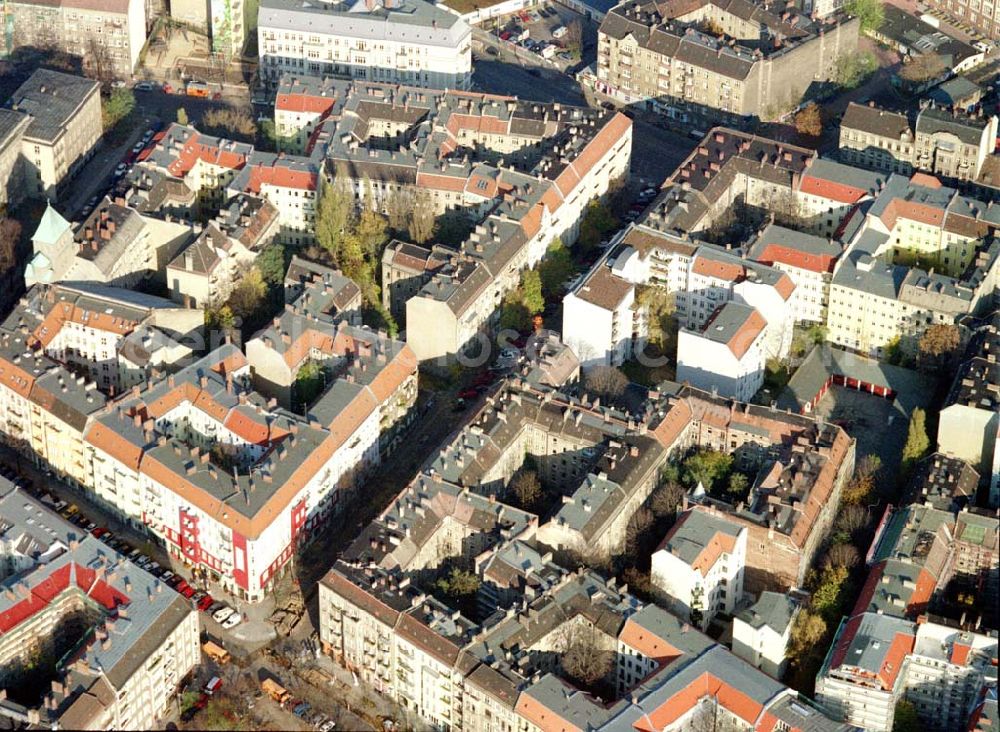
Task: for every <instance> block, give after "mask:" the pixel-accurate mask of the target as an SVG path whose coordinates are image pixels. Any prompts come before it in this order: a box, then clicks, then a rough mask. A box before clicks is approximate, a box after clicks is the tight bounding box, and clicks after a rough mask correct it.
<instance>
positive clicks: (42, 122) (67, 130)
mask: <svg viewBox="0 0 1000 732" xmlns="http://www.w3.org/2000/svg"><path fill="white" fill-rule="evenodd" d="M133 2H135V3H137V4H139V5H140V6H141V1H140V0H133ZM13 7H15V8H17V7H21V6H18V5H17V4H14V5H13ZM100 88H101V85H100V84H99V83H98V82H96V81H92V80H91V79H85V78H83V77H81V76H73V75H71V74H64V73H61V72H59V71H50V70H49V69H37V70H36V71H35V72H34V73H33V74H32V75H31V76H30V77H29V78H28V80H27V81H26V82H24V83H23V84H22V85H21V86H19V87H18V88H17V91H15V92H14V93H13V94H12V95H11V97H10V98H9V99H8V100H7V107H8V108H9V109H10V110H11V111H13V112H15V113H17V114H18V115H22V116H26V117H27V119H28V124H27V126H25V127H24V128H23V129H21V130H20V138H19V139H20V150H21V158H22V163H21V165H23V169H22V170H21V171H20V173H19V175H20V177H19V183H20V184H21V185H22V186H23V187H24V193H25V194H26V195H28V196H30V197H32V198H48V199H49V200H50V201H52V200H57V199H58V198H59V197H60V195H62V193H63V192H64V191H65V187H66V185H67V184H68V183H69V181H70V179H72V178H73V176H74V175H76V174H77V172H79V170H80V168H82V167H83V165H84V164H85V163H86V162H87V161H88V160H89V159H90V157H91V155H93V153H94V149H95V147H96V146H97V143H98V141H99V140H100V139H101V134H102V131H103V129H104V128H103V127H102V123H101V94H100ZM11 122H13V120H11ZM8 164H9V165H13V164H14V163H13V161H8Z"/></svg>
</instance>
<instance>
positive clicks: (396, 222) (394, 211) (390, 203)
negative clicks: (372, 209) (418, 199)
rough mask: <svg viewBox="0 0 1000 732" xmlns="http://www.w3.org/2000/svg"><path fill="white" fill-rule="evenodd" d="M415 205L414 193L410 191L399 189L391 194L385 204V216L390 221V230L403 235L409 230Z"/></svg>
mask: <svg viewBox="0 0 1000 732" xmlns="http://www.w3.org/2000/svg"><path fill="white" fill-rule="evenodd" d="M413 204H414V197H413V192H412V191H410V190H403V189H399V190H395V191H393V192H392V193H390V194H389V197H388V199H387V200H386V202H385V215H386V217H387V218H388V220H389V228H390V229H392V230H393V231H394V232H395V233H397V234H401V233H402V232H404V231H407V230H408V229H409V223H410V217H411V216H412V215H413Z"/></svg>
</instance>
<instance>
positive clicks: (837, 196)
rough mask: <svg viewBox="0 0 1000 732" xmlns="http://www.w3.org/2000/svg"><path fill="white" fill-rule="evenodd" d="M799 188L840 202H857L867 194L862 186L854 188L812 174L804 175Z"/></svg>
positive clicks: (803, 191)
mask: <svg viewBox="0 0 1000 732" xmlns="http://www.w3.org/2000/svg"><path fill="white" fill-rule="evenodd" d="M799 190H800V191H801V192H802V193H808V194H811V195H813V196H819V197H821V198H829V199H831V200H834V201H839V202H840V203H857V202H858V201H860V200H861V199H862V198H864V197H865V196H867V195H868V191H866V190H864V189H863V188H856V187H855V186H849V185H846V184H844V183H837V182H835V181H832V180H827V179H826V178H817V177H815V176H812V175H806V176H804V177H803V178H802V184H801V185H800V186H799Z"/></svg>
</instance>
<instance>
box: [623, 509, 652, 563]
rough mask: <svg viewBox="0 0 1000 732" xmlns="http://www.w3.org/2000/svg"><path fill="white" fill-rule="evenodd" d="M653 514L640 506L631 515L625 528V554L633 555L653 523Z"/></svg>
mask: <svg viewBox="0 0 1000 732" xmlns="http://www.w3.org/2000/svg"><path fill="white" fill-rule="evenodd" d="M654 520H655V519H654V518H653V512H652V511H650V510H649V509H648V508H646V507H645V506H640V507H639V508H638V509H636V512H635V513H633V514H632V516H631V518H629V520H628V524H626V526H625V552H626V553H627V554H635V553H636V552H637V551H638V550H639V547H640V546H641V544H642V541H643V539H644V538H645V536H646V532H647V531H649V529H650V527H651V526H652V525H653V522H654Z"/></svg>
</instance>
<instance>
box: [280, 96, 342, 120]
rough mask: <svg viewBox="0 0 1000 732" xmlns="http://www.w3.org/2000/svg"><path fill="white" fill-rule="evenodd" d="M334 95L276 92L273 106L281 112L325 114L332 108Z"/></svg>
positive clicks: (334, 100)
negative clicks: (322, 95)
mask: <svg viewBox="0 0 1000 732" xmlns="http://www.w3.org/2000/svg"><path fill="white" fill-rule="evenodd" d="M336 101H337V100H336V98H335V97H321V96H317V95H315V94H278V96H277V97H276V98H275V100H274V108H275V109H277V110H280V111H282V112H311V113H312V114H319V115H325V114H327V113H328V112H329V111H330V110H331V109H332V108H333V104H334V102H336Z"/></svg>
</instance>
